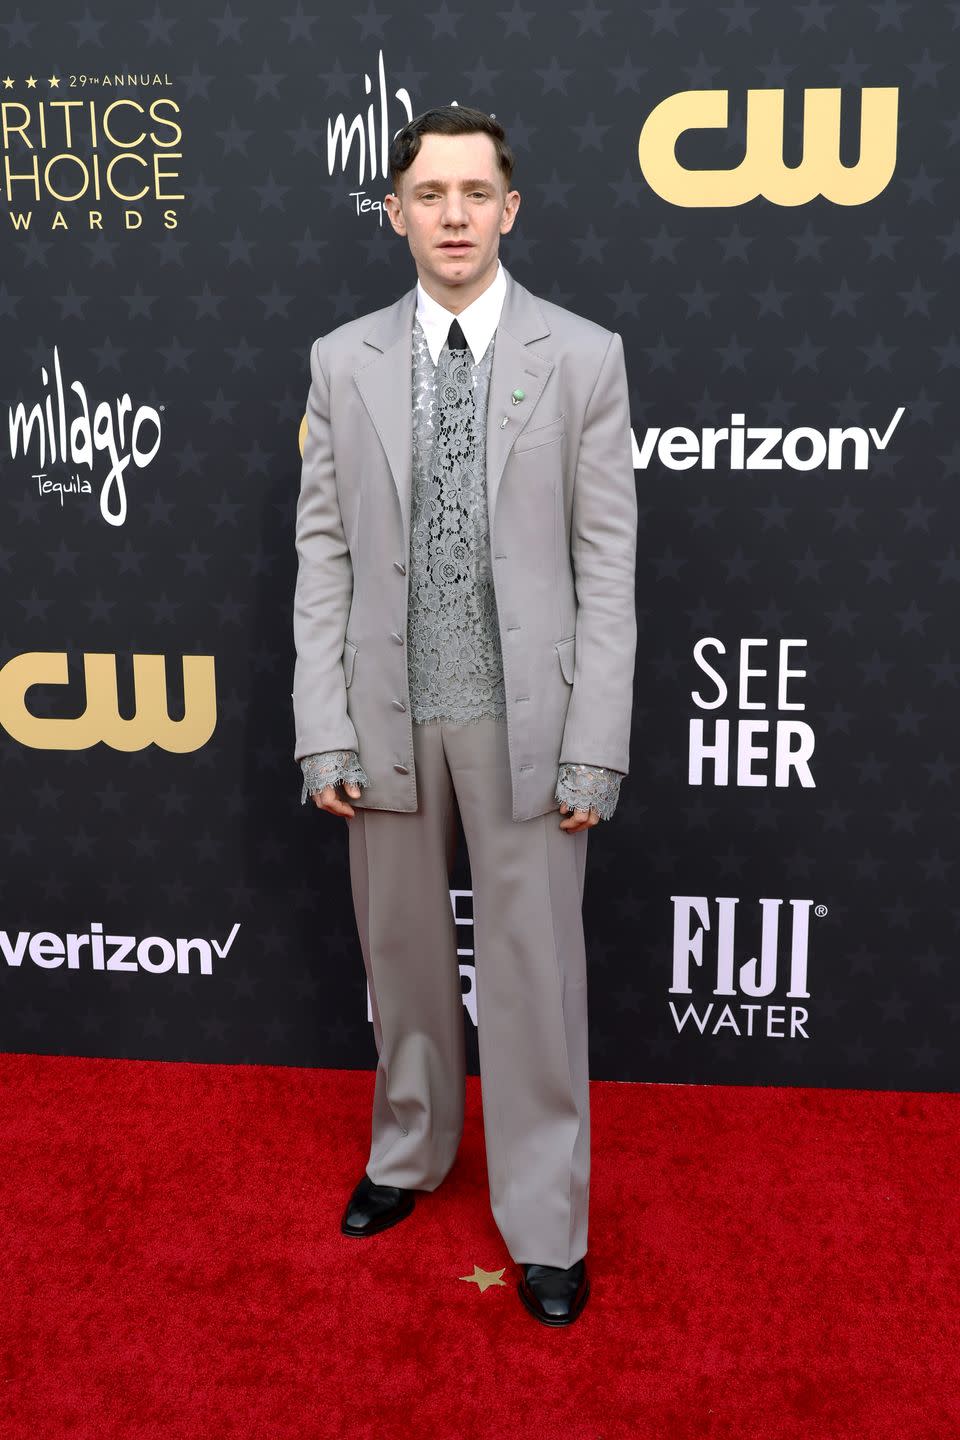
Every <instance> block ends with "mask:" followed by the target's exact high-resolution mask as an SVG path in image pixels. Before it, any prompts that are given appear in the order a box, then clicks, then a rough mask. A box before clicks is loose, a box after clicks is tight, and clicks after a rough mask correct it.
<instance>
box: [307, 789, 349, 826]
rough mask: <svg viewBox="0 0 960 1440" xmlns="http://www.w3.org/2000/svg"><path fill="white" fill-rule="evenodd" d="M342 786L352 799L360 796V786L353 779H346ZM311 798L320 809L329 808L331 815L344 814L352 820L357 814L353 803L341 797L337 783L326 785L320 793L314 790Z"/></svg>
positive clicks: (346, 818) (347, 818)
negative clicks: (348, 802)
mask: <svg viewBox="0 0 960 1440" xmlns="http://www.w3.org/2000/svg"><path fill="white" fill-rule="evenodd" d="M342 788H343V789H344V790H345V791H346V793H347V794H348V795H349V796H350V798H351V800H356V799H358V798H359V795H360V786H359V785H355V784H354V783H353V781H352V780H346V781H344V782H343V786H342ZM310 799H311V800H312V801H313V803H314V804H315V805H316V807H317V809H318V810H329V811H330V814H331V815H342V816H343V817H344V819H345V820H352V819H353V817H354V815H355V814H356V811H355V810H354V808H353V806H352V805H348V804H347V802H346V801H345V800H341V799H340V797H339V795H338V794H337V787H336V785H324V787H323V789H322V790H321V791H319V793H318V792H317V791H314V793H313V794H312V795H311V796H310Z"/></svg>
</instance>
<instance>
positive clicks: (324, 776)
mask: <svg viewBox="0 0 960 1440" xmlns="http://www.w3.org/2000/svg"><path fill="white" fill-rule="evenodd" d="M300 769H301V770H302V771H303V791H302V793H301V795H300V804H301V805H306V803H307V796H308V795H313V794H314V793H315V792H319V791H321V790H322V789H323V788H324V786H326V785H340V784H341V783H342V782H343V781H344V780H350V781H352V782H353V784H354V785H359V786H361V787H363V786H364V785H369V784H370V780H369V777H368V776H367V775H366V773H365V772H364V770H363V767H362V766H361V764H360V761H359V759H358V757H357V752H356V750H324V751H323V752H322V753H321V754H319V755H305V756H304V757H303V759H302V760H301V761H300Z"/></svg>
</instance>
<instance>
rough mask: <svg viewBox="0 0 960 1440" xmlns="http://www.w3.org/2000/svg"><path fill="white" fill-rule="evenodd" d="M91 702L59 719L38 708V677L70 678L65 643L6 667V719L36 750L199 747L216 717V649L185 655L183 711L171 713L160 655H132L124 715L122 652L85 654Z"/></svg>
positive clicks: (0, 671)
mask: <svg viewBox="0 0 960 1440" xmlns="http://www.w3.org/2000/svg"><path fill="white" fill-rule="evenodd" d="M83 673H84V681H85V688H86V697H87V704H86V709H85V710H84V712H83V714H82V715H77V716H75V717H73V718H71V719H56V718H53V717H50V716H41V715H34V714H33V712H32V711H31V710H30V709H29V708H28V706H27V694H28V692H29V691H30V690H31V689H32V687H33V686H34V685H67V684H68V683H69V673H68V669H67V657H66V655H65V654H64V653H63V651H60V650H57V651H42V650H30V651H27V652H26V653H25V654H23V655H15V656H14V657H13V659H12V660H8V661H7V663H6V665H4V666H3V667H2V668H0V725H2V726H3V728H4V729H5V730H6V731H7V733H8V734H9V735H11V736H12V737H13V739H14V740H18V741H19V742H20V744H21V745H28V746H29V747H30V748H31V749H32V750H88V749H89V748H90V746H91V745H96V744H97V743H98V742H102V743H103V744H104V745H109V746H110V747H111V749H113V750H123V751H128V752H129V751H133V750H145V749H146V748H147V746H148V745H151V744H152V745H158V746H159V747H160V749H161V750H169V751H170V752H171V753H173V754H175V755H184V754H186V753H187V752H188V751H190V750H199V749H200V747H201V746H202V745H205V744H206V743H207V741H208V740H209V739H210V736H211V735H212V734H213V732H214V729H215V727H216V723H217V696H216V684H215V680H214V671H213V656H212V655H184V656H183V694H184V714H183V719H182V720H171V719H170V714H169V709H168V705H167V680H166V673H165V670H164V664H163V656H162V655H134V656H133V689H134V695H135V706H134V715H133V717H132V719H130V720H125V719H123V717H122V716H121V715H120V706H119V701H118V697H117V657H116V656H115V655H89V654H88V655H84V657H83Z"/></svg>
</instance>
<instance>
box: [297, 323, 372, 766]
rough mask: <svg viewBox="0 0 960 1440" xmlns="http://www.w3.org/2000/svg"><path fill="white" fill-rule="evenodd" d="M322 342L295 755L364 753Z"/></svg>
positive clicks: (300, 530) (302, 508) (315, 386)
mask: <svg viewBox="0 0 960 1440" xmlns="http://www.w3.org/2000/svg"><path fill="white" fill-rule="evenodd" d="M321 344H322V339H321V340H317V341H315V342H314V345H313V348H312V349H311V351H310V391H309V394H308V396H307V428H306V436H305V438H304V442H303V468H302V473H301V479H300V498H299V500H298V502H297V520H296V547H297V557H298V569H297V584H296V591H295V594H294V602H293V635H294V644H295V646H296V664H295V666H294V676H293V714H294V725H295V730H296V740H295V748H294V759H295V760H300V759H302V758H303V756H305V755H312V754H318V753H320V752H322V751H325V750H357V749H358V748H359V744H358V739H357V732H356V729H355V728H354V725H353V721H352V720H351V719H350V717H349V715H348V714H347V689H346V682H345V678H344V673H343V642H344V639H345V636H346V630H347V617H348V616H349V613H350V602H351V599H352V595H353V565H352V563H351V559H350V551H349V547H348V545H347V540H346V536H345V534H344V529H343V519H342V516H341V513H340V501H339V497H338V493H337V481H336V470H335V466H334V458H333V435H332V430H331V425H330V385H329V381H328V378H327V376H326V374H325V373H324V369H323V363H322V356H321V348H320V347H321Z"/></svg>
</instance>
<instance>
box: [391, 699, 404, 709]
mask: <svg viewBox="0 0 960 1440" xmlns="http://www.w3.org/2000/svg"><path fill="white" fill-rule="evenodd" d="M390 704H391V705H392V706H393V708H394V710H406V708H407V707H406V705H404V703H403V701H402V700H391V701H390Z"/></svg>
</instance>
